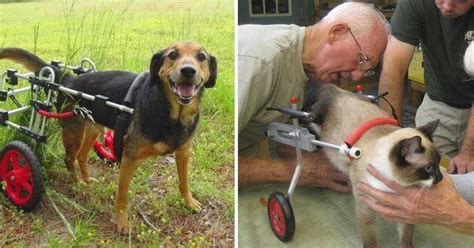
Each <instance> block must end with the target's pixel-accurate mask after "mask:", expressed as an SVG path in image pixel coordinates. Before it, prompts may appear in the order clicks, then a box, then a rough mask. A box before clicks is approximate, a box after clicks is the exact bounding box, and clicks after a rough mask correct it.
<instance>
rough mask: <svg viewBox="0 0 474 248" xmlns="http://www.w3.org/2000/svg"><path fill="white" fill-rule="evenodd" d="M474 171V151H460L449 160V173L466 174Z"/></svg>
mask: <svg viewBox="0 0 474 248" xmlns="http://www.w3.org/2000/svg"><path fill="white" fill-rule="evenodd" d="M471 171H474V153H472V152H463V151H460V152H459V153H458V154H457V155H456V156H454V158H452V159H451V160H450V161H449V165H448V173H451V174H453V173H455V174H466V173H469V172H471Z"/></svg>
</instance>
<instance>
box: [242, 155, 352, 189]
mask: <svg viewBox="0 0 474 248" xmlns="http://www.w3.org/2000/svg"><path fill="white" fill-rule="evenodd" d="M278 151H279V155H280V156H284V157H286V158H282V159H272V160H263V159H254V158H249V157H244V156H240V155H239V165H238V181H239V186H243V185H250V184H259V183H270V182H277V183H290V181H291V178H292V177H293V173H294V171H295V167H296V159H295V155H296V154H295V148H294V147H290V146H285V147H279V149H278ZM303 163H304V166H303V170H302V171H301V175H300V178H299V180H298V185H303V186H313V187H322V188H329V189H332V190H334V191H337V192H350V191H351V187H350V186H349V185H348V184H347V181H348V180H349V178H348V176H347V175H345V174H344V173H342V172H340V171H338V170H337V169H336V168H335V167H334V166H333V165H331V163H330V162H329V161H328V160H327V158H326V156H325V155H324V154H323V153H322V152H321V151H319V152H318V151H317V152H313V153H307V152H303Z"/></svg>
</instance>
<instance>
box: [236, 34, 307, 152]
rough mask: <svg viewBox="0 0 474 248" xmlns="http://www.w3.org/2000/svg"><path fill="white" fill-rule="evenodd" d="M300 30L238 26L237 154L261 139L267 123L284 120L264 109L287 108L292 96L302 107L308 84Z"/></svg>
mask: <svg viewBox="0 0 474 248" xmlns="http://www.w3.org/2000/svg"><path fill="white" fill-rule="evenodd" d="M304 30H305V28H304V27H299V26H295V25H242V26H239V30H238V34H239V35H238V37H239V44H238V45H239V51H238V59H239V67H238V72H239V79H238V114H239V116H238V120H239V124H238V128H239V136H238V142H239V154H246V155H248V154H247V153H246V152H244V151H245V149H249V148H250V147H252V146H255V145H258V144H259V142H260V141H261V140H262V139H264V138H265V130H266V129H267V127H268V124H269V123H270V122H275V121H279V122H287V121H288V118H287V117H286V116H285V115H283V114H281V113H280V112H277V111H267V110H265V109H266V108H267V107H282V106H285V107H288V106H289V105H290V98H291V97H293V96H296V97H298V99H300V101H299V103H298V106H300V107H301V105H302V104H303V95H304V87H305V84H306V82H307V81H308V77H307V76H306V74H305V72H304V70H303V61H302V53H303V41H304Z"/></svg>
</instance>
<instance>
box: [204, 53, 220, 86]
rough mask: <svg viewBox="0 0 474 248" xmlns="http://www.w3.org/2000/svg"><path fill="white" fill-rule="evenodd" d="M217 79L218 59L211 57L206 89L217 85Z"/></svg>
mask: <svg viewBox="0 0 474 248" xmlns="http://www.w3.org/2000/svg"><path fill="white" fill-rule="evenodd" d="M216 79H217V60H216V57H214V56H212V55H211V56H210V60H209V80H207V82H206V83H205V84H204V87H206V88H212V87H214V86H215V85H216Z"/></svg>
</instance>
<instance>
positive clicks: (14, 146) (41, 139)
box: [0, 58, 134, 211]
mask: <svg viewBox="0 0 474 248" xmlns="http://www.w3.org/2000/svg"><path fill="white" fill-rule="evenodd" d="M87 64H88V66H90V67H91V68H89V69H88V68H86V67H85V66H86V65H87ZM51 65H52V66H54V67H57V68H61V69H64V70H71V71H72V72H74V73H75V74H76V75H80V74H84V73H90V72H95V71H96V66H95V64H94V62H92V61H91V60H90V59H87V58H84V59H82V60H81V62H80V66H69V65H64V64H62V63H60V62H59V61H52V62H51ZM56 78H57V75H55V72H54V70H53V69H52V67H50V66H45V67H43V68H42V69H41V70H40V71H39V73H38V74H37V75H36V74H35V73H33V72H30V73H25V74H20V73H18V72H17V70H15V69H8V70H7V71H6V72H5V73H4V74H3V75H2V77H1V78H0V79H1V80H0V102H5V107H6V108H9V107H10V108H11V107H12V106H13V109H11V110H6V109H3V108H0V126H6V127H9V128H12V129H16V130H18V131H19V132H20V133H21V134H23V135H26V136H27V137H28V138H30V140H31V142H29V143H30V144H26V143H25V142H23V141H19V140H14V141H11V142H9V143H8V144H6V145H5V146H4V147H3V149H2V150H1V151H0V186H1V189H2V190H3V191H4V193H5V195H6V197H7V198H8V199H9V201H10V202H11V203H12V204H13V205H14V206H15V207H17V208H18V209H20V210H24V211H32V210H34V209H35V208H36V207H37V205H38V204H39V202H40V201H41V198H42V195H43V193H44V183H43V177H42V174H41V168H40V162H39V160H38V158H37V156H36V155H35V153H34V150H35V147H36V145H37V143H46V142H47V136H46V135H45V128H46V121H47V119H48V118H57V119H68V118H72V117H74V116H76V115H81V116H82V117H83V118H90V119H91V120H92V121H93V119H92V117H91V115H90V111H89V110H87V109H85V108H82V107H80V106H79V105H77V106H76V107H75V108H74V110H73V111H70V112H62V113H54V112H51V109H52V107H53V103H54V99H55V98H56V97H57V94H58V93H59V92H62V93H64V94H67V95H69V96H72V97H73V98H75V99H76V100H87V101H92V102H93V103H94V104H97V106H100V107H105V106H107V107H112V108H115V109H118V110H120V111H121V112H122V113H126V114H129V115H131V114H133V111H134V110H133V108H130V107H128V106H126V105H120V104H117V103H114V102H111V101H108V98H107V97H105V96H101V95H96V96H92V95H88V94H85V93H82V92H79V91H75V90H73V89H70V88H67V87H64V86H62V85H60V84H58V83H55V82H56V81H55V79H56ZM20 80H25V81H28V82H29V83H30V86H26V87H23V88H19V89H13V87H15V86H18V83H19V81H20ZM4 84H8V85H9V86H8V87H7V90H3V85H4ZM20 93H30V96H29V97H27V98H26V101H27V103H23V105H22V104H21V103H20V101H19V100H18V99H17V98H16V97H15V96H17V95H19V94H20ZM9 99H10V101H11V102H12V104H7V103H6V101H7V100H9ZM27 111H30V116H29V122H28V125H27V126H22V125H20V124H17V123H14V122H12V121H11V119H10V117H11V116H13V115H17V114H20V113H24V112H27ZM103 139H104V143H102V142H100V141H96V143H95V145H94V148H95V150H96V152H97V154H98V155H99V157H100V158H102V159H104V160H106V161H108V162H110V163H113V162H116V161H117V160H116V158H115V156H114V148H113V143H114V134H113V131H108V132H106V133H105V135H104V137H103Z"/></svg>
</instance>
